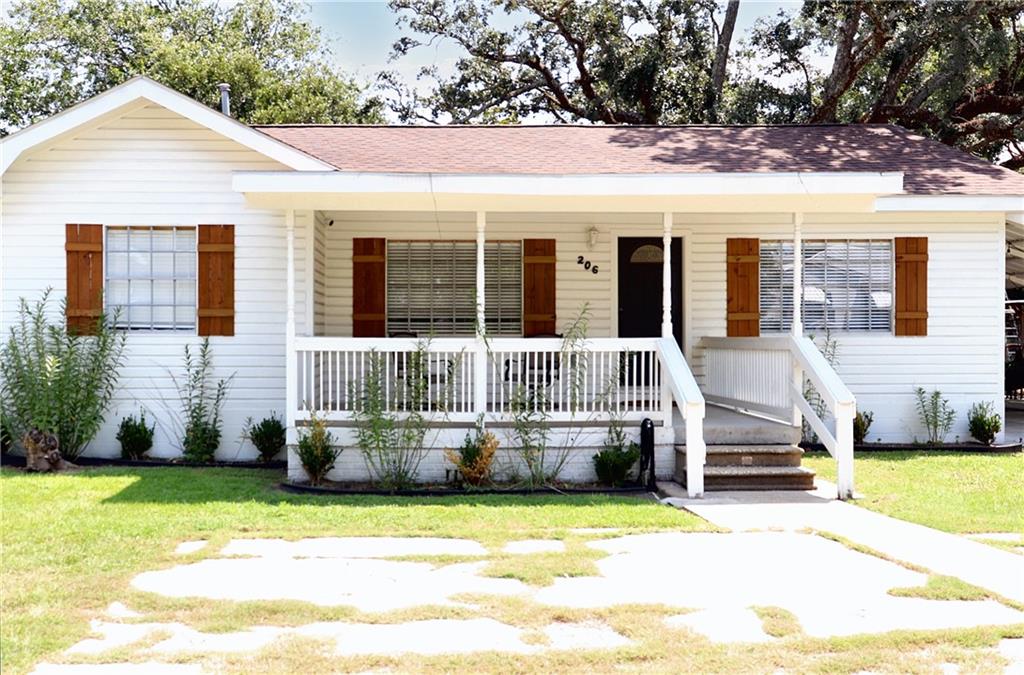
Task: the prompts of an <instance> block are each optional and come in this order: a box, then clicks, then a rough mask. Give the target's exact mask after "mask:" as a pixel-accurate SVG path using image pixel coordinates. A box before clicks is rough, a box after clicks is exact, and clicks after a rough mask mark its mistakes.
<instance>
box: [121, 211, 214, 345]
mask: <svg viewBox="0 0 1024 675" xmlns="http://www.w3.org/2000/svg"><path fill="white" fill-rule="evenodd" d="M104 251H105V255H106V262H105V264H104V266H103V268H104V270H105V276H106V279H105V286H104V294H103V295H104V299H105V302H106V311H107V313H108V314H109V315H110V316H111V317H114V316H117V322H116V325H117V327H118V328H121V329H124V330H155V331H162V330H169V331H171V330H173V331H194V330H195V329H196V259H197V253H196V228H195V227H166V226H160V227H146V226H141V227H140V226H134V225H133V226H110V227H107V228H106V244H105V246H104Z"/></svg>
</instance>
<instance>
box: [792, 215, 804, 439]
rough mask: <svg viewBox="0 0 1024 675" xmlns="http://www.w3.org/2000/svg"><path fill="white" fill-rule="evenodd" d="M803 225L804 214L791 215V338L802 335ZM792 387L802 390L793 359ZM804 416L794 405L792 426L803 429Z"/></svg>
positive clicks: (800, 375)
mask: <svg viewBox="0 0 1024 675" xmlns="http://www.w3.org/2000/svg"><path fill="white" fill-rule="evenodd" d="M803 225H804V214H803V213H799V212H798V213H794V214H793V325H792V331H793V337H794V338H801V337H803V334H804V322H803V316H802V315H803V311H802V309H801V308H802V306H803V296H804V293H803V290H804V281H803V277H804V273H803V263H804V256H803ZM793 387H795V390H796V391H803V390H804V371H803V369H802V368H801V367H800V362H799V361H798V360H797V359H795V358H794V359H793ZM803 424H804V416H803V413H801V412H800V408H799V406H797V405H796V403H794V404H793V426H795V427H803Z"/></svg>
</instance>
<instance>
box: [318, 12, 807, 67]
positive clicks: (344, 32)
mask: <svg viewBox="0 0 1024 675" xmlns="http://www.w3.org/2000/svg"><path fill="white" fill-rule="evenodd" d="M799 5H800V0H784V1H782V2H780V1H778V0H771V1H768V0H743V2H741V4H740V12H739V16H738V18H737V21H736V32H735V33H734V36H733V45H734V46H735V45H736V43H738V41H739V40H740V39H741V38H742V37H743V36H744V35H745V34H746V32H747V31H748V30H749V29H750V27H751V26H752V25H753V24H754V22H755V21H756V20H757V19H758V18H759V17H762V16H770V15H774V14H776V13H777V12H778V11H779V10H780V9H783V8H792V9H795V8H797V7H798V6H799ZM310 6H311V12H310V17H311V19H312V20H313V22H314V23H316V24H317V25H319V26H320V28H321V30H322V31H323V34H324V37H325V38H326V39H327V41H328V44H329V45H330V47H331V50H332V52H333V54H334V57H335V59H336V61H337V63H338V65H339V66H341V67H342V68H343V69H344V70H345V71H347V72H348V73H350V74H352V75H355V76H357V77H359V78H360V79H362V80H364V81H369V80H372V79H373V78H374V77H375V76H376V74H377V73H378V72H380V71H382V70H396V71H398V72H399V73H401V74H402V75H404V76H405V78H406V79H407V81H408V82H409V83H410V84H411V83H412V82H413V80H414V78H415V74H416V72H417V71H418V70H419V69H420V68H421V67H422V66H425V65H437V66H438V67H439V69H440V70H441V72H442V73H445V72H450V71H451V68H452V64H453V63H454V62H455V60H456V59H457V58H458V57H459V55H460V54H461V51H460V49H459V48H458V47H457V46H455V45H454V44H452V43H450V42H442V43H440V44H437V45H432V46H430V47H421V48H419V49H417V50H415V51H414V52H413V53H412V54H410V55H408V56H406V57H404V58H402V59H401V60H400V61H398V62H397V63H388V57H389V55H390V54H391V45H392V44H393V43H394V41H395V40H396V39H398V38H399V37H401V31H400V30H399V28H398V27H397V26H396V25H395V15H394V14H393V13H392V12H391V10H390V9H388V6H387V3H386V2H384V1H373V0H361V1H348V0H320V1H316V0H314V1H312V2H310Z"/></svg>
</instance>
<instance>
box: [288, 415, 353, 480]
mask: <svg viewBox="0 0 1024 675" xmlns="http://www.w3.org/2000/svg"><path fill="white" fill-rule="evenodd" d="M341 450H342V449H341V448H338V447H335V446H334V437H333V436H332V435H331V432H329V431H328V430H327V424H326V423H325V422H324V419H323V418H322V417H318V416H317V415H316V413H314V412H312V411H311V412H310V415H309V425H308V426H307V427H305V428H304V429H303V430H302V431H301V432H300V434H299V442H298V445H297V446H296V449H295V454H296V455H297V456H298V458H299V462H300V463H301V464H302V468H303V469H305V470H306V474H307V475H309V482H310V484H312V485H320V483H322V482H323V480H324V477H325V476H326V475H327V474H328V473H330V471H331V469H333V468H334V463H335V462H336V461H338V457H339V456H340V455H341Z"/></svg>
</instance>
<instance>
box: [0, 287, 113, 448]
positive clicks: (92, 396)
mask: <svg viewBox="0 0 1024 675" xmlns="http://www.w3.org/2000/svg"><path fill="white" fill-rule="evenodd" d="M51 292H52V289H47V290H46V291H45V292H44V293H43V295H42V298H40V300H39V301H38V302H37V303H35V304H34V305H31V306H29V304H28V302H27V301H26V300H25V299H24V298H22V299H21V300H20V301H19V304H18V319H17V320H16V321H15V322H14V325H13V326H11V330H10V334H9V336H8V338H7V342H6V343H5V345H4V347H3V350H2V351H0V407H2V409H3V417H4V419H5V420H6V421H7V425H8V433H9V434H10V436H11V438H18V439H20V438H22V437H23V436H24V435H25V434H27V433H28V432H29V431H31V430H33V429H36V430H38V431H41V432H43V433H46V434H52V435H54V436H56V437H57V440H58V441H59V444H60V452H61V455H63V456H64V458H65V459H68V460H71V461H74V460H75V459H76V458H77V457H78V456H79V455H81V454H82V451H83V450H85V448H86V446H87V445H88V444H89V441H91V440H92V439H93V437H94V436H95V435H96V432H97V431H99V428H100V425H102V424H103V418H104V415H105V413H106V411H107V407H108V406H109V405H110V401H111V399H112V398H113V396H114V390H115V388H116V385H117V379H118V370H119V369H120V367H121V363H122V357H123V354H124V344H125V334H124V333H123V332H119V331H117V330H115V329H114V327H113V323H112V322H110V321H108V320H107V317H106V316H100V317H99V318H98V319H97V320H96V324H95V326H94V329H93V331H92V332H93V334H92V335H78V334H75V333H70V332H68V330H67V323H66V321H65V320H64V317H65V315H66V311H65V310H66V301H63V302H61V310H60V314H59V316H57V315H54V314H52V313H51V312H50V310H49V308H48V305H49V301H50V293H51Z"/></svg>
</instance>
